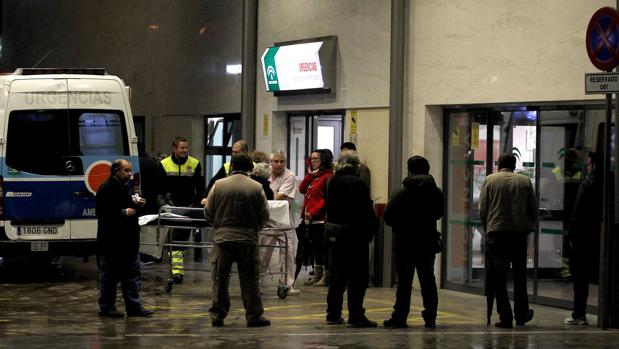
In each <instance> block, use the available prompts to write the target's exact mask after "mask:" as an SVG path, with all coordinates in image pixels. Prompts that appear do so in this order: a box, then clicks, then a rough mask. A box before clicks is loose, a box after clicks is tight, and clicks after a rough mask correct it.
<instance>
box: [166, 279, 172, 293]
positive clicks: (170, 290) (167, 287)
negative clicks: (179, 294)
mask: <svg viewBox="0 0 619 349" xmlns="http://www.w3.org/2000/svg"><path fill="white" fill-rule="evenodd" d="M172 286H174V279H171V278H170V279H168V282H166V284H165V286H164V287H163V289H164V290H165V291H166V293H170V292H172Z"/></svg>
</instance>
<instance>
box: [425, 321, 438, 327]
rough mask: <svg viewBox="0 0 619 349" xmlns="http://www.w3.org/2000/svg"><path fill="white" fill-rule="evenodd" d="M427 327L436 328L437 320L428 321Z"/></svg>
mask: <svg viewBox="0 0 619 349" xmlns="http://www.w3.org/2000/svg"><path fill="white" fill-rule="evenodd" d="M424 327H425V328H436V321H426V323H425V325H424Z"/></svg>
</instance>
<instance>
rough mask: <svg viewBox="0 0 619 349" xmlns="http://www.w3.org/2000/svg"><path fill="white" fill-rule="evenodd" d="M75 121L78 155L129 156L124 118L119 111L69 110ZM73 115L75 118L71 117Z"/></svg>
mask: <svg viewBox="0 0 619 349" xmlns="http://www.w3.org/2000/svg"><path fill="white" fill-rule="evenodd" d="M71 113H72V118H71V119H72V120H77V126H78V127H77V128H78V134H79V141H78V142H77V144H79V149H78V150H75V149H74V151H77V154H80V155H85V156H89V155H99V156H118V155H129V146H128V144H127V131H126V128H125V122H124V121H125V118H124V115H123V113H122V112H121V111H111V110H110V111H108V110H71ZM73 115H75V117H73Z"/></svg>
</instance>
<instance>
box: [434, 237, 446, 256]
mask: <svg viewBox="0 0 619 349" xmlns="http://www.w3.org/2000/svg"><path fill="white" fill-rule="evenodd" d="M443 248H445V244H444V243H443V239H442V238H441V233H439V232H437V233H436V239H434V243H433V245H432V252H434V254H437V253H441V252H443Z"/></svg>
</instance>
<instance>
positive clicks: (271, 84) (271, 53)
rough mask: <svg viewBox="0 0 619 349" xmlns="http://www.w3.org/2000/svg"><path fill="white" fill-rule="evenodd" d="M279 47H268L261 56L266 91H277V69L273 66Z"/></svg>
mask: <svg viewBox="0 0 619 349" xmlns="http://www.w3.org/2000/svg"><path fill="white" fill-rule="evenodd" d="M278 50H279V47H269V48H267V49H266V51H264V54H263V55H262V70H263V71H264V81H265V82H266V89H267V91H269V92H271V91H279V80H278V79H277V68H276V66H275V55H276V54H277V51H278Z"/></svg>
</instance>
